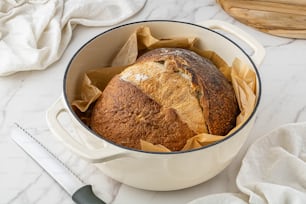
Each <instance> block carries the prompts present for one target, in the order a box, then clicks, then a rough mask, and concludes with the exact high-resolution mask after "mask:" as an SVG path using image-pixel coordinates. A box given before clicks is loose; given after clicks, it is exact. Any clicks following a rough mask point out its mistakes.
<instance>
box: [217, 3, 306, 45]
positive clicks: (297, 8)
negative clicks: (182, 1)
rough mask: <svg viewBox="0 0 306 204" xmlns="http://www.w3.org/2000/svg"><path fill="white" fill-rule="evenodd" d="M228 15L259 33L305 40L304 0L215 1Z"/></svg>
mask: <svg viewBox="0 0 306 204" xmlns="http://www.w3.org/2000/svg"><path fill="white" fill-rule="evenodd" d="M216 1H217V3H218V4H220V5H221V7H222V8H223V9H224V11H225V12H227V13H228V14H229V15H231V16H232V17H234V18H235V19H237V20H239V21H240V22H242V23H244V24H246V25H249V26H252V27H254V28H256V29H258V30H260V31H263V32H266V33H269V34H272V35H276V36H281V37H288V38H299V39H306V0H266V1H265V0H216Z"/></svg>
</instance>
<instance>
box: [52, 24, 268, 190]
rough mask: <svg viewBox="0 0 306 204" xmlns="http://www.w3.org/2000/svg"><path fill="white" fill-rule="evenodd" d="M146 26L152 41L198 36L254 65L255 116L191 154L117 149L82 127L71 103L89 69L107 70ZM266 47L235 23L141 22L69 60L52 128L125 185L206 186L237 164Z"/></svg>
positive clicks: (108, 33) (206, 44)
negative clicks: (249, 50) (68, 122)
mask: <svg viewBox="0 0 306 204" xmlns="http://www.w3.org/2000/svg"><path fill="white" fill-rule="evenodd" d="M142 25H147V26H149V27H150V28H151V30H152V33H153V35H154V36H156V37H158V38H169V37H174V36H181V37H182V36H183V37H186V36H196V37H198V38H199V39H200V41H201V42H202V45H201V46H203V48H204V49H208V50H212V51H214V52H216V53H217V54H218V55H220V56H221V57H222V58H223V59H224V60H225V61H226V62H227V63H229V64H231V63H232V61H233V60H234V58H236V57H238V58H239V59H240V60H242V61H243V62H244V63H246V64H248V65H250V67H252V69H254V71H255V72H256V74H257V83H258V89H257V92H258V93H257V96H258V98H257V102H256V106H255V108H254V111H253V113H252V114H251V116H250V117H249V119H248V120H247V121H246V123H245V124H244V125H242V126H241V128H239V129H238V130H237V131H236V132H234V133H233V134H231V135H230V136H228V137H226V138H225V139H223V140H221V141H219V142H217V143H214V144H211V145H208V146H205V147H202V148H199V149H195V150H190V151H184V152H172V153H151V152H144V151H139V150H133V149H129V148H125V147H122V146H118V145H116V144H114V143H112V142H109V141H107V140H104V139H102V138H101V137H100V136H98V135H97V134H96V133H95V132H93V131H92V130H91V129H90V128H88V127H87V126H86V125H84V124H83V123H82V122H81V120H80V119H79V118H78V117H77V115H76V114H75V113H74V111H73V110H72V108H71V106H70V104H71V102H72V101H73V100H74V99H75V97H76V96H77V95H78V93H77V90H78V87H79V85H80V81H81V76H83V74H84V72H86V71H87V70H88V69H92V68H97V67H103V66H108V65H109V62H110V61H111V59H112V57H114V55H115V54H116V53H117V52H118V50H119V49H120V47H121V46H122V45H123V44H124V42H125V41H126V40H127V38H128V37H129V36H130V35H131V33H132V32H134V31H135V29H136V28H137V27H139V26H142ZM216 29H219V30H222V31H223V32H227V33H230V34H231V35H233V36H235V37H237V38H239V39H240V40H242V41H243V42H244V43H245V44H246V45H248V46H250V47H251V48H252V50H253V54H252V55H251V56H249V55H248V54H246V52H245V51H244V50H243V49H242V48H241V47H240V46H238V45H237V44H236V43H235V42H234V41H233V40H231V39H229V38H228V37H225V36H224V35H222V34H220V33H219V32H216V31H215V30H216ZM264 55H265V50H264V48H263V47H262V46H261V45H260V44H259V43H258V42H257V41H256V40H254V39H253V38H252V37H251V36H249V35H248V34H247V33H245V32H243V31H242V30H240V29H238V28H236V27H234V26H233V25H231V24H228V23H225V22H222V21H216V20H210V21H206V22H203V23H200V24H197V25H196V24H191V23H185V22H177V21H143V22H136V23H130V24H127V25H121V26H118V27H116V28H112V29H110V30H108V31H106V32H103V33H102V34H100V35H98V36H96V37H94V38H93V39H91V40H89V41H88V42H87V43H86V44H85V45H84V46H82V47H81V48H80V49H79V50H78V51H77V53H76V54H75V55H74V57H73V58H72V60H71V61H70V63H69V65H68V67H67V70H66V73H65V76H64V82H63V95H62V96H61V97H60V98H59V100H58V101H56V103H54V105H52V107H50V109H49V110H48V112H47V121H48V125H49V127H50V129H51V130H52V131H53V133H54V135H56V136H57V137H58V138H59V139H60V140H61V141H62V142H63V143H64V144H65V145H66V146H67V147H69V148H70V149H71V150H72V151H73V152H75V153H76V154H77V155H79V156H81V157H83V158H84V159H86V160H88V161H90V162H92V163H95V165H96V166H97V167H98V168H99V169H100V170H101V171H102V172H103V173H105V174H106V175H108V176H110V177H112V178H113V179H115V180H117V181H120V182H122V183H125V184H127V185H130V186H133V187H136V188H141V189H147V190H157V191H168V190H177V189H182V188H187V187H190V186H194V185H196V184H199V183H202V182H204V181H206V180H208V179H210V178H212V177H214V176H215V175H217V174H218V173H219V172H220V171H222V170H223V169H224V168H225V167H226V166H227V165H228V164H230V162H231V161H232V160H233V158H234V157H235V155H236V154H237V153H238V152H239V150H240V148H241V147H242V145H243V144H244V142H245V140H246V138H247V136H248V133H249V131H250V129H251V128H252V126H253V123H254V119H255V114H256V110H257V107H258V103H259V99H260V96H261V83H260V78H259V75H258V71H257V68H256V66H259V65H260V64H261V62H262V60H263V58H264ZM63 113H67V114H68V115H69V117H70V118H71V123H72V124H73V126H74V127H75V130H76V131H77V132H78V133H79V135H81V138H83V140H81V141H80V140H78V139H76V138H75V137H74V136H72V134H71V133H70V132H69V131H67V130H66V128H65V125H63V124H62V122H61V121H60V120H59V116H60V115H61V114H63Z"/></svg>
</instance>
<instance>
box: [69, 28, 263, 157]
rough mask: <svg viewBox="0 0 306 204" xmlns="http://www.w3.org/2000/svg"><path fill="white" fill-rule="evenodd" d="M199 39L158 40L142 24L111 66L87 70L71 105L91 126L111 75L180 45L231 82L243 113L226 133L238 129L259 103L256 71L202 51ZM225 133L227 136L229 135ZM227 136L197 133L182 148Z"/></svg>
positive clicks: (158, 148) (147, 147)
mask: <svg viewBox="0 0 306 204" xmlns="http://www.w3.org/2000/svg"><path fill="white" fill-rule="evenodd" d="M197 41H198V39H197V38H188V37H182V38H172V39H157V38H155V37H154V36H152V34H151V32H150V28H149V27H146V26H142V27H139V28H138V29H136V31H135V32H134V33H133V34H132V35H131V36H130V37H129V39H128V40H127V42H126V43H125V44H124V45H123V47H122V48H121V50H120V51H119V52H118V54H117V55H116V57H115V58H114V59H113V61H112V64H111V65H110V66H109V67H103V68H96V69H92V70H89V71H88V72H86V73H84V78H83V81H82V86H81V94H80V99H78V100H75V101H73V102H72V106H73V108H74V110H75V111H76V113H77V114H78V116H79V117H80V118H81V119H82V121H83V122H84V123H85V124H87V125H89V120H90V114H91V109H92V105H93V104H94V102H95V101H96V100H97V99H98V98H99V96H100V95H101V93H102V90H103V89H104V88H105V86H106V85H107V83H108V82H109V81H110V80H111V78H112V77H113V76H114V75H116V74H119V73H120V72H121V71H123V70H124V69H125V68H126V67H127V66H128V65H130V64H133V63H134V62H135V61H136V59H137V58H138V57H139V56H140V55H141V54H143V53H145V52H146V51H148V50H152V49H154V48H160V47H180V48H186V49H190V50H192V51H195V52H196V53H198V54H199V55H201V56H203V57H206V58H208V59H210V60H211V61H212V62H213V63H214V64H215V65H216V66H217V67H218V68H219V70H220V71H221V72H222V73H223V74H224V76H225V77H226V78H227V79H228V80H229V81H230V82H231V83H232V85H233V88H234V90H235V94H236V97H237V101H238V104H239V108H240V111H241V112H240V114H239V115H238V117H237V119H236V127H235V128H233V129H232V130H231V131H230V132H229V133H228V134H227V135H229V134H231V133H232V132H234V131H235V130H237V129H238V128H239V127H240V126H241V125H242V124H243V123H244V122H245V121H246V120H247V118H248V117H249V116H250V114H251V113H252V111H253V109H254V107H255V104H256V98H257V96H256V88H257V84H256V74H255V72H254V71H253V70H252V69H251V68H250V67H249V66H248V65H246V64H244V63H243V62H242V61H240V60H239V59H238V58H236V59H235V60H234V61H233V63H232V65H231V66H228V65H227V63H226V62H225V61H224V60H223V59H222V58H221V57H220V56H218V55H217V54H216V53H215V52H212V51H207V50H201V49H199V48H198V46H197V43H198V42H197ZM227 135H226V136H227ZM226 136H219V135H211V134H207V133H202V134H198V135H196V136H194V137H192V138H190V139H189V140H187V142H186V145H185V146H184V147H183V149H182V150H190V149H194V148H199V147H202V146H205V145H208V144H211V143H214V142H216V141H219V140H222V139H224V137H226ZM140 143H141V149H142V150H144V151H151V152H170V150H169V149H167V148H166V147H164V146H163V145H160V144H157V145H154V144H152V143H150V142H147V141H143V140H141V141H140Z"/></svg>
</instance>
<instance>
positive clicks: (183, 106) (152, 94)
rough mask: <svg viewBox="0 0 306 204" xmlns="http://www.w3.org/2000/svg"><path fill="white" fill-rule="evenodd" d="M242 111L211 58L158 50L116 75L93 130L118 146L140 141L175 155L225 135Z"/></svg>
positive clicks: (131, 145) (137, 145)
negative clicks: (189, 144)
mask: <svg viewBox="0 0 306 204" xmlns="http://www.w3.org/2000/svg"><path fill="white" fill-rule="evenodd" d="M238 113H239V108H238V104H237V100H236V96H235V93H234V90H233V88H232V86H231V84H230V82H229V81H228V80H227V79H226V78H225V77H224V76H223V74H222V73H221V72H220V71H219V70H218V69H217V68H216V67H215V65H214V64H213V63H212V62H211V61H210V60H208V59H206V58H204V57H202V56H200V55H198V54H196V53H195V52H193V51H190V50H186V49H181V48H158V49H154V50H152V51H149V52H147V53H145V54H144V55H142V56H141V57H139V58H138V59H137V61H136V63H134V64H133V65H131V66H129V67H127V68H126V69H125V70H124V71H123V72H121V73H120V74H118V75H116V76H114V77H113V78H112V80H111V81H110V82H109V83H108V85H107V86H106V88H105V89H104V91H103V93H102V95H101V97H100V98H99V99H98V100H97V102H96V103H95V105H94V108H93V112H92V116H91V122H90V126H91V128H92V129H93V130H94V131H95V132H97V133H98V134H99V135H101V136H102V137H103V138H105V139H107V140H109V141H112V142H114V143H116V144H119V145H122V146H125V147H128V148H134V149H140V148H141V147H140V140H145V141H147V142H150V143H152V144H161V145H164V146H165V147H167V148H168V149H170V150H171V151H179V150H180V149H182V148H183V147H184V145H185V143H186V141H187V140H188V139H189V138H191V137H193V136H195V135H197V134H200V133H209V134H214V135H226V134H227V133H228V132H229V131H230V130H231V129H232V128H233V127H234V126H235V121H236V116H237V115H238Z"/></svg>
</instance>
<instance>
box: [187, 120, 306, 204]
mask: <svg viewBox="0 0 306 204" xmlns="http://www.w3.org/2000/svg"><path fill="white" fill-rule="evenodd" d="M236 183H237V186H238V188H239V190H240V191H241V193H239V194H238V193H237V194H234V193H222V194H216V195H209V196H206V197H203V198H199V199H196V200H194V201H192V202H190V203H189V204H203V203H214V204H247V203H250V204H305V203H306V123H297V124H288V125H285V126H283V127H280V128H277V129H275V130H274V131H272V132H271V133H270V134H268V135H266V136H264V137H261V138H259V139H258V140H257V141H256V142H255V143H254V144H252V145H251V147H250V148H249V149H248V151H247V153H246V155H245V157H244V159H243V161H242V165H241V168H240V171H239V173H238V176H237V179H236Z"/></svg>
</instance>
